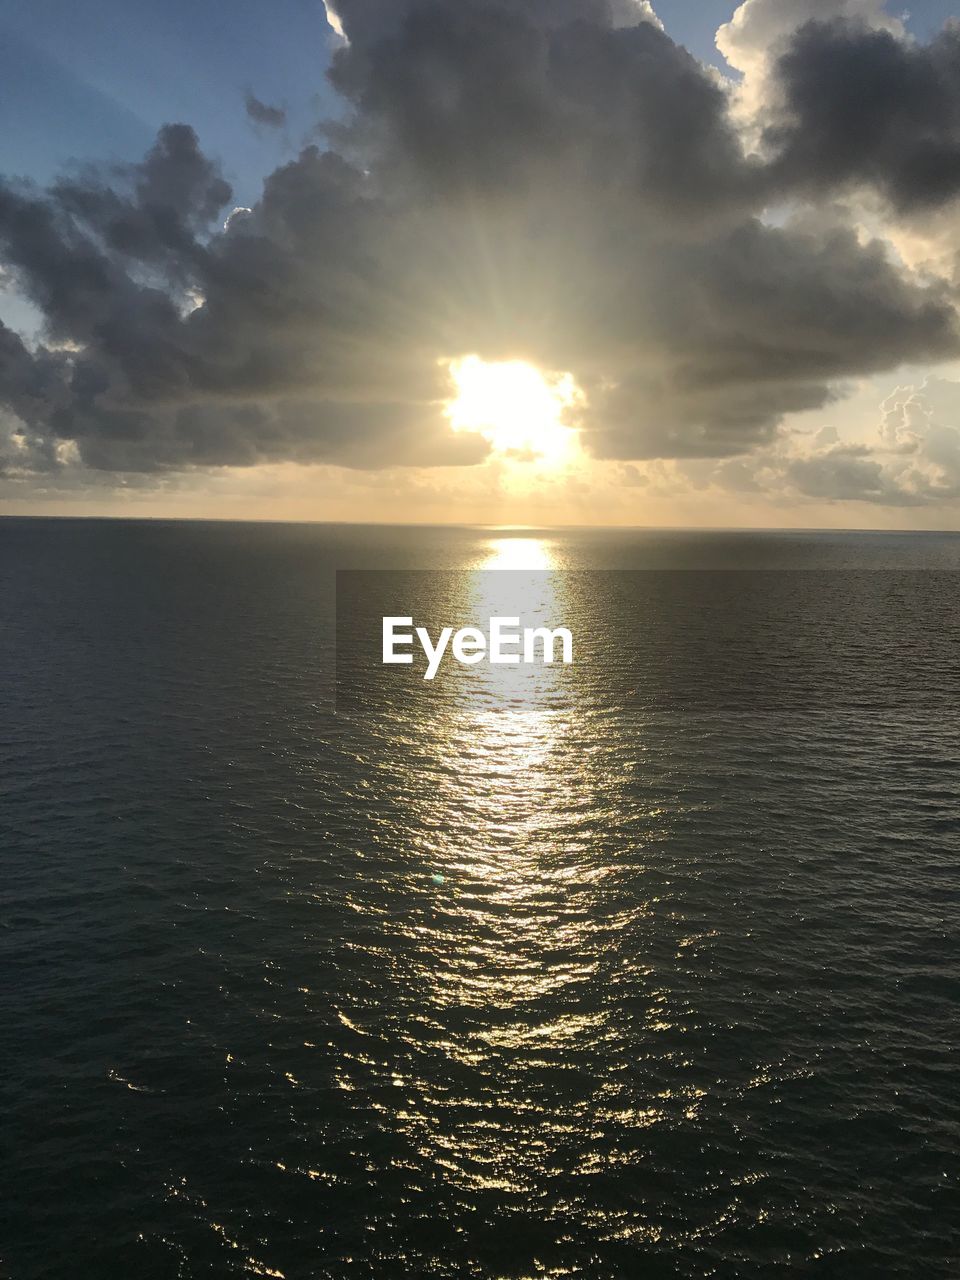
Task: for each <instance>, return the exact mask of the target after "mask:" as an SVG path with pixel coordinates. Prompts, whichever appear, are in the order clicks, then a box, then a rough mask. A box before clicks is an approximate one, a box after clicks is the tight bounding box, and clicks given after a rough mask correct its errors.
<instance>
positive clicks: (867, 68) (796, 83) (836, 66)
mask: <svg viewBox="0 0 960 1280" xmlns="http://www.w3.org/2000/svg"><path fill="white" fill-rule="evenodd" d="M777 74H778V78H779V81H780V84H781V88H782V105H781V110H780V116H781V119H780V120H779V121H778V122H777V123H774V124H771V125H769V126H768V127H767V129H766V130H765V134H764V141H765V144H766V146H767V147H768V148H769V149H770V151H771V152H773V153H775V156H776V159H775V163H774V171H775V179H776V180H778V181H780V182H781V183H782V184H783V185H784V187H785V188H787V189H789V190H791V191H799V190H804V191H814V192H823V191H831V190H836V189H838V188H844V187H857V186H872V187H874V188H876V189H877V190H878V191H879V192H881V193H882V194H883V195H884V196H885V197H886V198H887V199H888V200H889V202H890V203H891V205H892V206H893V207H894V208H895V209H896V210H897V211H898V212H901V213H910V212H912V211H915V210H922V209H926V208H931V207H934V208H935V207H938V206H940V205H942V204H943V203H944V202H945V201H947V200H951V199H952V198H953V197H954V196H956V195H957V194H958V193H960V26H958V25H951V26H948V27H947V28H945V29H944V30H943V31H942V32H941V33H940V34H939V35H938V36H937V37H936V38H935V39H933V40H932V41H931V42H930V43H929V44H927V45H916V44H911V43H908V42H907V41H905V40H903V39H900V38H898V37H897V36H896V35H895V34H893V33H892V32H891V31H889V30H875V29H872V28H870V27H867V26H864V25H861V24H859V23H849V22H841V21H833V22H829V23H811V24H809V25H807V26H805V27H803V28H801V30H800V31H799V32H798V33H797V35H796V36H795V38H794V39H793V41H792V43H791V44H790V45H789V47H788V48H787V49H786V50H785V51H784V52H783V53H782V55H781V57H780V60H779V62H778V65H777Z"/></svg>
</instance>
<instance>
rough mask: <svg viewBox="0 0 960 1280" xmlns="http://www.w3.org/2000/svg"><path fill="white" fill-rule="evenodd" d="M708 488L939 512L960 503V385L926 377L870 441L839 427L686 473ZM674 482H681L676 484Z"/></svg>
mask: <svg viewBox="0 0 960 1280" xmlns="http://www.w3.org/2000/svg"><path fill="white" fill-rule="evenodd" d="M680 474H681V475H682V477H683V478H684V479H685V480H686V481H692V482H695V483H697V484H699V485H700V486H701V487H703V488H710V487H713V488H716V489H720V490H725V491H728V492H730V491H733V492H750V493H754V494H760V495H763V496H766V497H768V498H774V499H776V500H778V501H780V502H783V501H784V500H787V501H791V502H792V501H795V500H797V499H798V498H799V499H800V500H815V501H828V502H857V503H868V504H871V505H874V506H884V507H891V508H894V507H899V508H910V507H914V508H919V507H940V506H943V505H945V504H949V503H955V502H956V501H957V500H960V382H954V381H950V380H949V379H945V378H935V377H930V378H927V379H926V380H925V381H924V382H922V383H920V384H916V385H915V384H908V385H905V386H900V387H897V388H896V389H895V390H894V391H893V392H892V393H891V394H890V395H889V396H888V397H887V398H886V399H885V400H884V401H883V403H882V404H881V406H880V420H879V422H878V425H877V429H876V431H875V432H874V433H873V435H872V437H869V438H867V439H862V440H845V439H843V437H842V436H841V435H840V433H839V432H838V431H837V430H836V428H835V427H832V426H826V427H823V428H821V429H820V430H819V431H817V432H816V433H815V434H814V435H813V436H809V435H806V434H802V433H799V432H791V433H788V434H784V435H782V436H780V437H778V438H777V439H776V440H775V441H774V442H772V443H771V445H770V446H768V447H767V448H764V449H760V450H757V451H755V452H754V453H753V454H752V455H751V456H750V457H749V458H745V459H739V458H738V459H733V460H731V461H728V462H722V463H718V464H712V465H710V466H709V467H708V468H707V469H706V470H705V469H704V466H703V465H702V464H700V465H696V464H695V465H692V466H691V467H688V468H686V469H683V468H681V473H680ZM674 483H676V478H674Z"/></svg>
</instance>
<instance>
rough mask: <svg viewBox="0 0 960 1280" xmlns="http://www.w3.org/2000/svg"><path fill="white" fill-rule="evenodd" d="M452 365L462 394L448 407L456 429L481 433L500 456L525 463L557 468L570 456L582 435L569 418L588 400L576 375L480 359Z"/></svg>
mask: <svg viewBox="0 0 960 1280" xmlns="http://www.w3.org/2000/svg"><path fill="white" fill-rule="evenodd" d="M448 367H449V369H450V376H451V378H452V380H453V384H454V387H455V389H456V393H457V394H456V396H455V397H454V398H453V399H451V400H450V401H449V403H448V404H447V409H446V413H447V417H448V418H449V420H450V425H451V427H452V428H453V430H454V431H474V432H478V433H479V434H480V435H482V436H483V437H484V438H485V439H487V440H489V442H490V444H491V445H492V446H493V449H494V451H495V452H496V453H501V454H507V455H510V456H511V457H513V458H514V459H516V460H518V461H523V462H533V461H542V462H547V463H548V464H549V465H551V466H558V465H560V463H562V462H563V461H564V459H565V458H566V457H567V456H568V455H569V454H570V452H571V451H572V449H573V445H574V441H575V439H576V435H577V432H576V431H575V429H574V428H572V427H570V426H568V425H567V424H566V422H565V421H564V417H565V415H566V414H567V413H568V412H569V411H570V410H571V409H573V408H575V407H576V406H577V405H579V404H580V403H581V402H582V399H583V397H582V393H581V392H580V390H579V389H578V387H577V385H576V383H575V382H574V380H573V377H572V375H571V374H569V373H563V374H544V373H541V372H540V370H539V369H535V368H534V367H533V365H531V364H527V363H526V362H525V361H523V360H503V361H496V362H489V361H486V360H481V359H480V357H479V356H463V357H462V358H461V359H458V360H451V361H449V364H448Z"/></svg>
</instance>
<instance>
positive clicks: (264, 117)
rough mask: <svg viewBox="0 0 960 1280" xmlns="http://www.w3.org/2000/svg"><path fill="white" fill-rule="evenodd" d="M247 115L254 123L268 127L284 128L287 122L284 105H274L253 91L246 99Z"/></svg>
mask: <svg viewBox="0 0 960 1280" xmlns="http://www.w3.org/2000/svg"><path fill="white" fill-rule="evenodd" d="M245 105H246V109H247V115H248V116H249V118H250V119H251V120H252V121H253V123H254V124H262V125H266V126H267V128H268V129H282V128H283V126H284V125H285V124H286V123H287V113H286V111H285V109H284V108H283V107H273V106H271V105H270V104H269V103H268V102H261V101H260V99H259V98H255V97H254V96H253V94H252V93H248V94H247V96H246V100H245Z"/></svg>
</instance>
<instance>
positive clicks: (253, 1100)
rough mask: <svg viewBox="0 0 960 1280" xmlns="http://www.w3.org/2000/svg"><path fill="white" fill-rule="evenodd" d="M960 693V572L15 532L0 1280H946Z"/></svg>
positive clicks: (957, 1212)
mask: <svg viewBox="0 0 960 1280" xmlns="http://www.w3.org/2000/svg"><path fill="white" fill-rule="evenodd" d="M388 613H389V614H390V615H391V616H409V617H410V618H411V619H412V623H413V624H419V625H423V626H424V627H425V628H426V629H427V631H428V632H429V633H430V634H431V635H436V634H437V633H438V632H439V630H440V629H441V627H443V626H446V625H450V626H451V627H459V626H462V625H466V624H468V623H470V622H471V621H476V620H477V619H478V618H479V619H480V620H481V621H485V620H486V618H487V617H488V616H493V614H494V613H496V614H497V615H498V616H507V615H511V616H512V615H516V616H518V617H519V616H521V615H527V614H529V616H531V617H533V618H535V619H537V620H538V621H539V622H540V623H542V624H544V625H549V626H550V627H561V626H562V627H566V628H568V629H569V630H570V632H571V634H572V637H573V644H574V652H573V661H572V663H570V664H564V663H561V662H555V663H554V664H552V665H551V664H540V665H534V666H529V667H528V666H526V665H523V666H519V667H512V666H500V667H497V666H493V665H491V664H489V663H487V662H485V661H484V662H479V663H477V664H470V665H466V664H460V663H457V662H455V661H446V662H445V663H444V665H443V666H442V668H441V670H440V671H439V672H438V674H437V676H436V678H435V679H434V680H433V681H426V680H424V678H423V675H424V671H423V664H422V663H421V662H419V661H415V662H413V663H411V664H408V665H399V664H397V665H384V664H383V662H382V652H381V640H382V635H381V621H382V617H383V616H386V615H387V614H388ZM958 694H960V535H958V534H935V533H862V532H851V533H846V532H825V533H816V532H802V531H801V532H796V531H791V532H730V531H725V532H709V531H699V530H696V531H695V530H691V531H666V530H663V531H658V530H622V529H619V530H583V529H508V528H503V529H494V528H478V527H464V528H450V527H444V528H431V527H403V528H395V527H385V526H359V525H354V526H349V525H323V524H265V523H226V522H189V521H160V520H92V519H91V520H86V519H78V520H73V519H28V518H6V519H2V520H0V966H2V970H0V1103H2V1115H3V1137H2V1143H3V1151H2V1162H0V1185H2V1188H3V1193H2V1203H3V1212H2V1215H0V1276H2V1277H3V1280H201V1278H203V1280H221V1278H222V1280H232V1278H233V1277H280V1278H286V1280H328V1278H329V1280H354V1278H355V1280H393V1278H394V1277H396V1278H397V1280H399V1278H400V1277H404V1278H407V1277H411V1278H419V1277H424V1278H428V1280H429V1278H436V1280H454V1278H456V1280H553V1278H559V1277H584V1278H585V1280H660V1278H663V1280H684V1278H690V1280H693V1278H697V1280H706V1278H711V1280H713V1278H717V1280H770V1278H773V1280H775V1278H776V1277H779V1276H798V1277H830V1278H837V1280H886V1278H887V1277H891V1278H893V1277H905V1278H906V1277H909V1278H911V1280H912V1278H914V1277H924V1280H938V1278H942V1280H948V1278H950V1280H953V1278H955V1277H956V1276H958V1275H960V1199H958V1180H960V1017H958V998H960V888H958V884H960V717H958V711H960V697H958Z"/></svg>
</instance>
